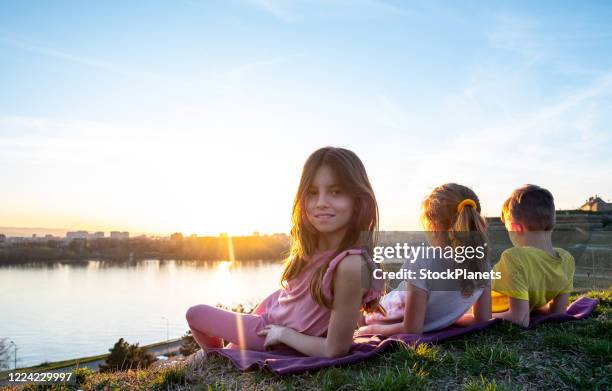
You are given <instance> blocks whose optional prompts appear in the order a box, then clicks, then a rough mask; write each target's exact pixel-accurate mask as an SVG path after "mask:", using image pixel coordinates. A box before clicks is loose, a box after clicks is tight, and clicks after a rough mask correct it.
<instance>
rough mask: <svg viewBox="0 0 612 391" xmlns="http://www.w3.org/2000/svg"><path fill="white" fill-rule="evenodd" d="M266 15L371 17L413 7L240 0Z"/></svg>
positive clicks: (338, 0) (363, 0)
mask: <svg viewBox="0 0 612 391" xmlns="http://www.w3.org/2000/svg"><path fill="white" fill-rule="evenodd" d="M244 1H245V2H246V3H247V4H251V5H254V6H256V7H259V8H260V9H262V10H263V11H265V12H267V13H269V14H270V15H272V16H274V17H276V18H278V19H280V20H282V21H284V22H295V21H297V20H302V19H306V18H317V17H331V16H337V17H350V18H356V17H359V18H372V17H376V16H383V15H384V16H389V15H414V14H415V13H416V12H415V10H414V9H408V8H405V7H400V6H397V5H395V4H392V3H390V2H387V1H383V0H331V1H329V0H244Z"/></svg>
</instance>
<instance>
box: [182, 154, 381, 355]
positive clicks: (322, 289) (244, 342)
mask: <svg viewBox="0 0 612 391" xmlns="http://www.w3.org/2000/svg"><path fill="white" fill-rule="evenodd" d="M292 222H293V224H292V228H291V250H290V255H289V258H288V260H287V262H286V265H285V270H284V272H283V275H282V278H281V285H282V289H281V290H279V291H277V292H274V293H273V294H271V295H270V296H269V297H268V298H266V299H265V300H264V301H263V302H262V303H261V304H260V305H259V307H258V308H257V309H256V310H255V311H254V313H253V314H250V315H247V314H241V313H235V312H231V311H225V310H222V309H219V308H216V307H213V306H209V305H205V304H200V305H196V306H193V307H191V308H189V310H188V311H187V315H186V316H187V323H188V324H189V327H190V329H191V331H192V333H193V336H194V338H195V340H196V341H197V342H198V344H199V345H200V346H201V347H202V348H203V349H204V352H205V349H207V348H220V347H223V341H224V340H225V341H229V342H231V345H232V347H238V348H240V349H249V350H265V349H273V348H275V347H276V346H279V345H285V346H289V347H291V348H293V349H295V350H297V351H299V352H301V353H303V354H305V355H308V356H319V357H338V356H343V355H345V354H346V353H347V352H348V350H349V348H350V346H351V343H352V341H353V332H354V331H355V329H356V326H357V323H358V321H359V319H360V316H361V314H362V313H363V312H366V313H369V312H374V311H377V310H380V308H381V307H380V306H379V304H378V298H379V296H380V295H381V291H382V288H383V287H382V284H383V282H382V280H374V279H372V270H373V268H375V267H376V264H374V262H373V261H372V260H371V257H370V255H371V251H372V249H373V247H374V239H375V235H376V233H377V230H378V207H377V204H376V198H375V197H374V192H373V190H372V186H371V185H370V181H369V179H368V176H367V174H366V170H365V168H364V166H363V164H362V162H361V160H360V159H359V158H358V157H357V155H355V153H353V152H351V151H349V150H346V149H343V148H333V147H326V148H321V149H319V150H317V151H315V152H314V153H313V154H312V155H310V157H309V158H308V160H307V161H306V163H305V164H304V168H303V170H302V177H301V179H300V184H299V186H298V190H297V194H296V196H295V200H294V203H293V214H292ZM362 274H363V276H364V277H365V278H362ZM203 354H204V353H203V351H200V353H199V355H200V356H202V355H203Z"/></svg>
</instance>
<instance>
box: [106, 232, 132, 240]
mask: <svg viewBox="0 0 612 391" xmlns="http://www.w3.org/2000/svg"><path fill="white" fill-rule="evenodd" d="M110 237H111V239H120V240H123V239H129V238H130V233H129V232H126V231H124V232H119V231H111V233H110Z"/></svg>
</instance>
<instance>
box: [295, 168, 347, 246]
mask: <svg viewBox="0 0 612 391" xmlns="http://www.w3.org/2000/svg"><path fill="white" fill-rule="evenodd" d="M305 209H306V217H307V218H308V221H309V222H310V224H312V225H313V226H314V227H315V228H316V230H317V231H318V232H319V233H322V234H333V233H339V232H341V231H343V230H344V229H345V228H346V226H347V224H348V223H349V221H350V220H351V216H352V215H353V199H352V197H351V196H350V195H349V194H347V193H346V191H345V189H343V188H342V187H341V186H340V184H339V183H338V180H337V178H336V176H335V175H334V173H333V172H332V170H331V169H330V168H329V166H327V165H323V166H321V167H319V169H317V172H316V174H315V176H314V179H313V180H312V183H311V184H310V186H309V187H308V189H307V193H306V199H305Z"/></svg>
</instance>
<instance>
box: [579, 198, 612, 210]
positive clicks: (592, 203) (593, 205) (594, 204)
mask: <svg viewBox="0 0 612 391" xmlns="http://www.w3.org/2000/svg"><path fill="white" fill-rule="evenodd" d="M580 210H584V211H588V212H610V211H612V203H610V202H606V201H604V200H602V199H601V198H599V197H598V196H595V197H589V199H588V200H587V202H585V203H584V204H583V205H582V206H581V207H580Z"/></svg>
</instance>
